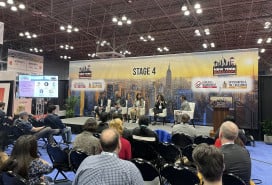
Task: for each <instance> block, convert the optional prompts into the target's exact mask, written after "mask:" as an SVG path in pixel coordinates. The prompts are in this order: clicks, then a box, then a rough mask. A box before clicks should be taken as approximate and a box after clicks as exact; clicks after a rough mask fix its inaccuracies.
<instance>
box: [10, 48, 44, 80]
mask: <svg viewBox="0 0 272 185" xmlns="http://www.w3.org/2000/svg"><path fill="white" fill-rule="evenodd" d="M7 71H15V72H16V73H18V74H30V75H43V56H39V55H34V54H30V53H25V52H20V51H15V50H12V49H9V50H8V63H7Z"/></svg>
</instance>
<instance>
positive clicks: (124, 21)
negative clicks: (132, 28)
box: [112, 15, 132, 26]
mask: <svg viewBox="0 0 272 185" xmlns="http://www.w3.org/2000/svg"><path fill="white" fill-rule="evenodd" d="M112 22H113V23H115V24H117V25H118V26H122V25H123V24H127V25H130V24H131V23H132V21H131V20H130V19H128V18H127V16H126V15H123V16H122V17H121V18H120V19H119V18H118V17H116V16H114V17H113V18H112Z"/></svg>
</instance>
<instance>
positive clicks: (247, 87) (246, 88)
mask: <svg viewBox="0 0 272 185" xmlns="http://www.w3.org/2000/svg"><path fill="white" fill-rule="evenodd" d="M191 88H192V91H193V92H205V93H208V92H213V93H223V92H225V93H227V92H233V93H237V92H239V93H247V92H250V91H252V90H253V80H252V78H251V77H224V78H209V77H207V78H193V79H192V83H191Z"/></svg>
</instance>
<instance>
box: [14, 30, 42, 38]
mask: <svg viewBox="0 0 272 185" xmlns="http://www.w3.org/2000/svg"><path fill="white" fill-rule="evenodd" d="M19 36H20V37H26V38H28V39H31V38H34V39H35V38H37V37H38V36H37V34H35V33H30V32H28V31H26V32H24V33H23V32H20V33H19Z"/></svg>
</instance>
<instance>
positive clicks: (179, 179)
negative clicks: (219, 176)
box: [161, 164, 200, 185]
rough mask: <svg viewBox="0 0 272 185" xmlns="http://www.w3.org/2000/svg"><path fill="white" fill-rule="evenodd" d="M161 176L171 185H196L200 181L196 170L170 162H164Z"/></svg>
mask: <svg viewBox="0 0 272 185" xmlns="http://www.w3.org/2000/svg"><path fill="white" fill-rule="evenodd" d="M161 176H162V178H165V179H166V180H167V182H168V183H170V184H171V185H196V184H199V183H200V182H199V178H198V176H197V174H196V172H194V171H192V170H191V169H189V168H187V167H181V166H177V165H172V164H166V165H165V166H164V167H163V169H162V170H161Z"/></svg>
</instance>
